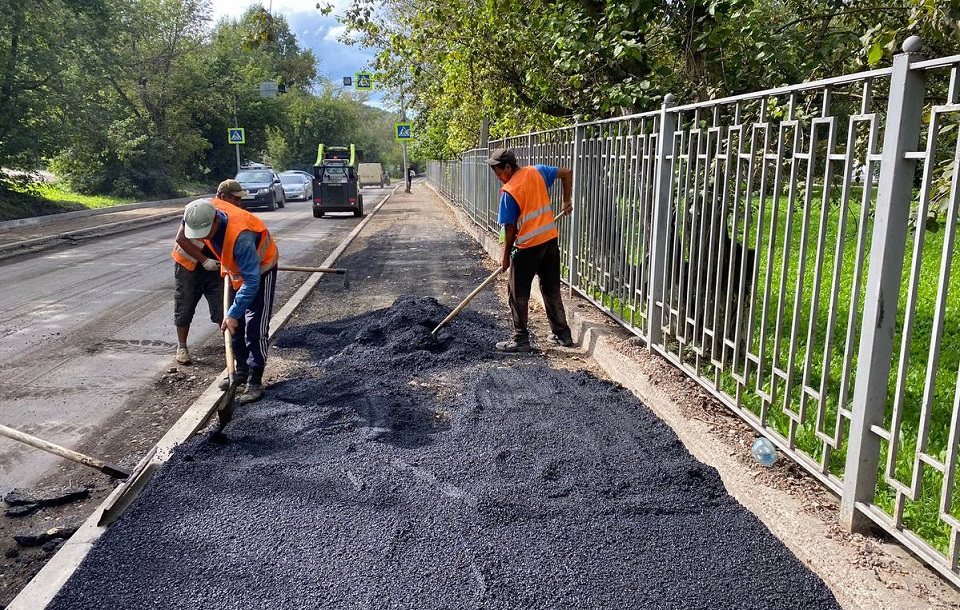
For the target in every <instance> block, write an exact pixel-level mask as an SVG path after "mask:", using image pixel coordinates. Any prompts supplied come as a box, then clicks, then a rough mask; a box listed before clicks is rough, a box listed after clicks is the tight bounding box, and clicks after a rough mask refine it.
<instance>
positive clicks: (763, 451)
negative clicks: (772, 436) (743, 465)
mask: <svg viewBox="0 0 960 610" xmlns="http://www.w3.org/2000/svg"><path fill="white" fill-rule="evenodd" d="M750 453H752V454H753V457H754V458H756V460H757V461H758V462H760V463H761V464H763V465H764V466H773V463H774V462H776V461H777V448H776V447H774V446H773V443H771V442H770V441H769V440H767V439H766V438H765V437H763V436H761V437H760V438H758V439H757V440H755V441H753V446H752V447H750Z"/></svg>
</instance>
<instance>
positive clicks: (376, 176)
mask: <svg viewBox="0 0 960 610" xmlns="http://www.w3.org/2000/svg"><path fill="white" fill-rule="evenodd" d="M357 175H358V176H359V180H360V188H363V187H365V186H376V187H377V188H383V166H382V165H380V164H379V163H361V164H360V165H359V166H358V167H357Z"/></svg>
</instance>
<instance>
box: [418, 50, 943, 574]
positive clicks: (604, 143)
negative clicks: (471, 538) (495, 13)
mask: <svg viewBox="0 0 960 610" xmlns="http://www.w3.org/2000/svg"><path fill="white" fill-rule="evenodd" d="M918 48H919V41H918V40H916V39H910V40H908V41H907V42H906V43H905V44H904V53H902V54H900V55H898V56H896V57H895V60H894V64H893V66H892V67H891V68H888V69H882V70H873V71H869V72H862V73H858V74H852V75H848V76H842V77H838V78H832V79H828V80H823V81H818V82H810V83H804V84H802V85H795V86H790V87H783V88H779V89H773V90H767V91H761V92H758V93H752V94H747V95H740V96H736V97H731V98H725V99H719V100H712V101H709V102H703V103H697V104H687V105H677V104H675V103H674V102H673V100H672V99H670V96H668V99H667V100H666V102H665V103H664V105H663V107H662V108H660V109H659V110H657V111H653V112H648V113H643V114H638V115H635V116H629V117H622V118H617V119H610V120H605V121H597V122H592V123H586V124H577V125H574V126H572V127H567V128H563V129H557V130H551V131H545V132H538V133H531V134H525V135H522V136H517V137H511V138H507V139H505V140H501V141H495V142H491V143H490V145H489V149H492V148H499V147H510V148H513V149H514V150H515V151H516V152H517V156H518V158H519V159H521V164H545V165H555V166H566V167H570V168H572V169H573V172H574V197H573V201H574V206H575V207H574V212H573V214H572V216H571V217H570V218H568V219H566V220H564V221H563V222H562V223H561V225H560V229H561V247H562V249H563V256H564V260H565V261H566V268H565V277H566V279H567V280H568V281H569V283H570V285H571V287H572V288H573V289H574V290H576V291H577V292H578V293H579V294H581V295H582V296H584V297H586V298H587V299H589V300H590V301H592V302H593V303H594V304H595V305H596V306H597V307H599V308H601V309H603V310H604V311H606V312H607V313H608V314H609V315H611V316H612V317H614V318H616V319H617V320H619V321H620V322H621V323H622V324H623V326H624V327H625V328H627V329H629V330H630V331H632V332H633V333H635V334H636V335H638V336H640V337H642V338H644V339H645V340H646V341H647V342H648V345H649V346H650V349H651V350H653V351H656V352H658V353H660V354H662V355H663V356H664V357H666V358H667V359H668V360H670V361H671V362H672V363H674V364H675V365H676V366H677V367H679V368H680V369H682V370H683V371H684V372H685V373H687V374H688V375H690V376H691V377H692V378H694V379H696V380H697V381H698V382H699V383H701V384H702V385H703V386H704V387H705V388H707V389H708V390H709V391H710V392H711V393H713V394H714V395H715V396H716V397H717V398H719V399H720V400H721V401H723V402H724V403H725V404H726V405H727V406H728V407H729V408H730V409H732V410H733V411H734V412H736V413H737V414H738V415H739V416H740V417H742V418H743V419H744V420H745V421H747V422H748V423H749V424H750V425H751V426H753V427H754V428H755V429H756V430H757V431H758V432H760V433H761V434H763V435H765V436H767V437H768V438H769V439H771V440H772V441H773V442H774V443H775V444H776V445H777V446H778V447H779V449H780V450H781V451H783V452H785V453H787V454H788V455H790V456H791V457H792V458H793V459H794V460H796V461H797V462H798V463H799V464H800V465H802V466H803V467H804V468H805V469H806V470H807V471H809V472H810V473H811V474H812V475H813V476H815V477H816V478H817V479H819V480H820V481H821V482H822V483H823V484H824V485H825V486H826V487H828V488H829V489H830V490H832V491H833V492H835V493H836V494H838V495H839V496H840V499H841V520H842V522H843V524H844V526H846V527H847V528H849V529H852V530H857V529H862V528H863V527H864V526H866V525H867V524H868V523H870V522H873V523H876V524H878V525H879V526H881V527H882V528H884V529H885V530H886V531H888V532H889V533H890V534H891V535H893V536H894V537H896V538H897V539H899V540H900V541H901V542H902V543H903V544H904V545H905V546H907V547H908V548H910V549H911V550H913V551H914V552H915V553H917V554H918V555H919V556H920V557H921V558H922V559H924V560H925V561H927V562H928V563H929V564H930V565H932V566H933V567H935V568H936V569H937V570H938V571H939V572H940V573H942V574H943V575H945V576H946V577H947V578H948V579H950V580H951V581H952V582H954V583H955V584H960V569H958V555H960V545H958V535H960V520H958V514H957V513H955V512H954V511H955V510H960V508H958V505H960V502H954V499H955V498H956V499H958V500H960V491H958V483H957V480H956V472H957V460H958V442H960V438H958V434H960V393H958V392H957V386H958V377H960V306H958V305H960V301H958V291H960V285H958V284H960V278H957V277H956V276H957V274H955V273H952V271H953V267H954V266H955V260H954V259H955V254H954V238H955V234H956V230H957V210H958V203H960V202H958V200H960V171H958V167H960V138H958V133H960V104H958V89H960V56H954V57H947V58H941V59H936V60H923V59H922V58H921V57H920V56H919V55H918V53H917V52H916V51H917V50H918ZM489 149H488V148H484V149H478V150H473V151H469V152H467V153H465V154H464V155H463V156H462V158H460V159H457V160H455V161H444V162H432V163H431V164H430V166H429V169H428V177H429V179H430V180H431V181H432V182H433V183H434V184H436V185H437V187H438V188H439V189H440V190H441V191H442V192H443V193H444V194H445V195H446V196H447V197H448V198H450V200H452V201H453V202H455V203H456V204H458V205H460V206H462V207H463V208H464V209H465V210H466V211H467V212H468V213H469V214H470V216H471V217H472V218H473V219H474V220H475V221H476V222H477V223H478V224H479V225H480V226H482V227H484V228H486V229H488V230H490V231H496V230H497V229H498V228H499V227H498V226H497V224H496V214H497V209H496V208H497V195H498V192H499V186H500V185H499V183H498V182H496V179H495V177H494V175H493V173H492V172H491V171H490V170H489V167H488V166H487V165H486V164H485V163H484V159H485V158H486V157H487V156H488V152H489ZM558 188H559V184H558V185H555V186H554V189H558ZM552 195H553V196H554V200H555V201H559V193H558V192H555V193H553V194H552Z"/></svg>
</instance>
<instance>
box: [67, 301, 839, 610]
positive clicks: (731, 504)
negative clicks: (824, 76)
mask: <svg viewBox="0 0 960 610" xmlns="http://www.w3.org/2000/svg"><path fill="white" fill-rule="evenodd" d="M447 313H449V309H448V308H446V307H444V306H442V305H441V304H439V303H438V302H437V301H436V300H434V299H431V298H426V297H403V298H400V299H398V300H397V301H396V302H395V303H394V304H393V306H392V307H389V308H386V309H382V310H378V311H375V312H372V313H367V314H363V315H358V316H356V317H353V318H349V319H343V320H337V321H334V322H317V323H311V324H303V325H301V326H292V327H287V328H285V329H284V330H283V331H282V332H281V333H280V334H279V336H278V337H277V340H276V342H275V349H276V353H277V354H278V355H279V356H280V357H282V358H283V359H284V361H285V362H289V363H292V364H291V366H290V367H288V368H287V369H285V371H286V376H285V378H284V379H282V380H280V381H278V382H276V383H274V384H273V385H272V386H271V387H270V389H269V391H268V393H267V394H266V395H265V397H264V399H263V400H262V401H261V402H259V403H256V404H253V405H248V406H244V407H242V408H238V409H237V412H236V415H235V418H234V421H233V422H232V423H231V425H230V427H229V428H227V429H226V431H225V432H226V435H227V436H228V442H226V443H225V444H222V445H213V444H211V443H209V442H206V439H204V438H201V437H197V438H194V439H191V440H190V441H188V442H187V443H185V444H184V445H182V446H181V447H180V448H179V449H178V450H177V451H176V453H175V454H174V456H173V458H172V459H171V460H170V462H169V463H168V464H167V465H166V466H165V467H164V468H163V469H161V470H160V471H159V472H158V474H157V475H156V477H155V478H154V479H153V481H151V483H150V484H149V485H148V486H147V488H146V489H145V491H144V492H143V494H142V495H141V496H140V498H139V499H138V500H137V501H136V502H135V503H134V504H133V505H132V506H131V507H130V509H128V510H127V512H126V513H125V514H123V515H122V516H121V517H120V519H119V520H118V521H117V522H115V523H114V524H113V525H112V526H111V527H110V528H109V529H108V530H107V531H106V532H105V534H104V535H103V536H102V537H101V538H100V540H99V541H98V542H97V543H96V545H95V546H94V548H93V549H92V550H91V551H90V553H89V554H88V556H87V558H86V559H85V560H84V562H83V563H82V564H81V566H80V567H79V569H78V570H77V571H76V572H75V574H74V575H73V577H72V578H70V580H69V581H68V582H67V583H66V585H65V586H64V587H63V588H62V590H61V591H60V593H59V595H58V596H57V597H56V598H55V599H54V601H53V602H52V603H51V604H50V605H49V606H48V608H49V609H50V610H66V609H72V610H78V609H86V608H90V609H93V608H104V607H116V608H159V607H162V608H170V609H175V608H184V609H186V608H190V609H194V608H280V609H287V608H289V609H302V608H341V609H342V608H409V609H422V608H479V609H491V610H492V609H504V610H506V609H516V608H536V609H541V608H542V609H548V608H549V609H556V608H578V609H580V608H619V607H625V608H657V609H664V608H667V609H670V608H676V609H680V608H684V609H697V608H702V609H708V608H709V609H725V608H726V609H742V608H764V610H773V609H778V608H780V609H795V608H804V609H807V610H817V609H836V608H839V606H838V604H837V602H836V600H835V598H834V596H833V594H832V593H831V592H830V591H829V589H828V588H827V587H826V586H825V585H824V583H823V581H822V580H821V579H820V578H819V577H817V576H816V575H814V574H813V573H811V572H810V571H809V570H808V569H807V568H806V567H805V566H804V565H803V564H802V563H801V562H800V561H799V560H798V559H797V558H796V557H794V556H793V555H792V554H791V553H790V551H789V550H787V549H786V548H785V547H784V545H783V544H782V543H781V542H779V541H778V540H777V539H776V538H775V537H774V536H773V535H772V534H771V533H770V531H769V530H768V529H767V528H766V527H765V526H764V525H763V524H762V523H761V522H760V521H759V520H758V519H756V518H755V517H754V516H753V515H752V514H751V513H749V512H748V511H747V510H746V509H744V508H743V506H741V505H740V504H739V503H737V502H736V501H735V500H734V499H733V498H731V497H730V496H729V495H728V494H727V492H726V490H725V489H724V487H723V484H722V482H721V480H720V477H719V476H718V474H717V472H716V470H714V469H713V468H711V467H708V466H705V465H703V464H701V463H699V462H697V461H696V460H694V459H693V458H692V457H691V455H690V454H689V452H688V451H687V450H686V448H685V447H684V446H683V445H682V443H680V441H679V440H678V439H677V437H676V435H675V434H674V433H673V432H672V431H671V430H670V428H669V427H668V426H666V425H665V424H664V423H663V422H662V421H661V420H659V419H658V418H657V417H656V416H655V415H654V414H653V413H652V412H651V411H650V410H649V409H647V408H646V407H645V406H644V405H643V404H641V403H640V402H639V401H638V400H637V399H636V397H634V396H633V395H632V394H630V393H629V392H628V391H626V390H625V389H623V388H621V387H619V386H617V385H614V384H611V383H608V382H605V381H603V380H601V379H598V378H597V377H595V376H594V375H592V374H590V373H588V372H586V371H569V370H558V369H556V368H552V367H551V366H550V365H549V362H548V361H547V359H546V358H545V357H544V356H542V355H540V354H536V353H535V354H533V355H525V356H522V357H517V356H515V355H505V354H500V353H497V352H496V351H495V350H494V349H493V348H492V346H493V343H494V342H495V341H496V340H498V339H500V338H502V336H503V334H504V327H503V324H504V321H503V320H496V319H491V318H489V317H485V316H483V315H480V314H478V313H475V312H469V311H467V312H464V314H463V315H461V316H460V317H458V318H457V321H456V323H455V324H453V325H451V327H450V328H447V329H444V331H443V332H441V333H439V335H438V336H437V337H432V336H431V335H430V330H431V329H432V328H434V327H435V325H436V323H437V322H438V321H439V320H441V319H442V318H443V317H444V316H445V315H446V314H447Z"/></svg>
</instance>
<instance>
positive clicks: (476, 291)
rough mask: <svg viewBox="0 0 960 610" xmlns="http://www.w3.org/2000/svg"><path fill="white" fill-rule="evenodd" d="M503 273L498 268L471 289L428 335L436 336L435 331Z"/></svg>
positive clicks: (501, 269)
mask: <svg viewBox="0 0 960 610" xmlns="http://www.w3.org/2000/svg"><path fill="white" fill-rule="evenodd" d="M503 272H504V269H503V268H498V269H497V270H496V271H494V272H493V273H491V274H490V277H488V278H487V279H485V280H483V283H482V284H480V285H479V286H477V287H476V288H474V289H473V292H471V293H470V294H468V295H467V298H465V299H464V300H462V301H461V302H460V304H459V305H457V306H456V307H455V308H454V310H453V311H451V312H450V315H449V316H447V317H446V318H444V319H443V321H442V322H440V324H438V325H437V327H436V328H434V329H433V331H432V332H431V333H430V334H432V335H435V334H437V331H439V330H440V329H441V328H443V327H444V326H446V325H447V324H448V323H449V322H450V320H452V319H454V318H455V317H456V316H457V314H458V313H460V312H461V311H463V308H464V307H466V306H467V305H469V304H470V301H472V300H473V297H475V296H477V295H478V294H480V293H481V292H482V291H483V289H484V288H486V287H487V286H489V285H490V284H491V283H492V282H493V280H495V279H497V276H498V275H500V274H501V273H503Z"/></svg>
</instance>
